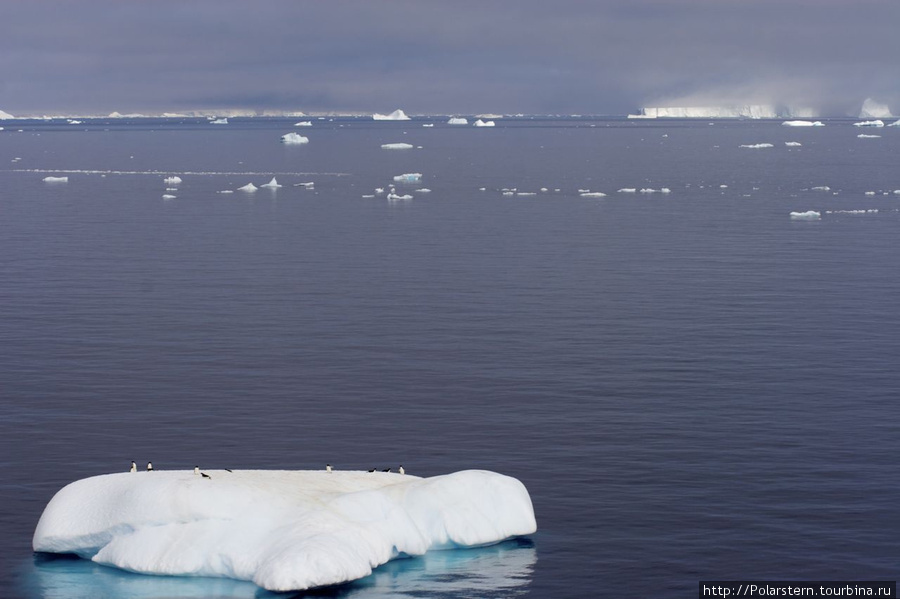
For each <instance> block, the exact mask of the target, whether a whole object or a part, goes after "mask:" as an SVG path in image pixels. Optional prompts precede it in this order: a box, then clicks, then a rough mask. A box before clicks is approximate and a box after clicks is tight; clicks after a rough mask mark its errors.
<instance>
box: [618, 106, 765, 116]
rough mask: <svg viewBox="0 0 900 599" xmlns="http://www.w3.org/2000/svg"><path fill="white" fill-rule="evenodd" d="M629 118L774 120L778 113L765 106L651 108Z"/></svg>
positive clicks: (643, 109)
mask: <svg viewBox="0 0 900 599" xmlns="http://www.w3.org/2000/svg"><path fill="white" fill-rule="evenodd" d="M628 117H629V118H645V119H656V118H680V119H697V118H702V119H725V118H731V119H734V118H751V119H774V118H778V111H777V110H776V109H775V107H774V106H769V105H765V104H746V105H742V106H650V107H647V108H642V109H641V111H640V113H639V114H635V115H631V114H630V115H628Z"/></svg>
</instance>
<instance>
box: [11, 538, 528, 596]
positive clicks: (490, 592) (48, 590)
mask: <svg viewBox="0 0 900 599" xmlns="http://www.w3.org/2000/svg"><path fill="white" fill-rule="evenodd" d="M536 562H537V554H536V551H535V548H534V544H533V543H532V542H531V541H530V540H528V539H517V540H513V541H507V542H505V543H500V544H498V545H492V546H490V547H482V548H478V549H457V550H448V551H432V552H429V553H428V554H426V555H424V556H422V557H414V558H409V559H398V560H394V561H392V562H389V563H387V564H385V565H383V566H381V567H379V568H378V569H377V570H376V571H375V572H374V573H373V574H372V575H371V576H369V577H367V578H364V579H362V580H359V581H356V582H353V583H350V584H346V585H342V586H340V587H332V588H328V589H319V590H316V591H310V592H306V593H300V594H283V593H270V592H268V591H265V590H263V589H260V588H259V587H257V586H256V585H254V584H252V583H249V582H242V581H237V580H228V579H225V578H190V577H174V576H146V575H142V574H132V573H130V572H125V571H122V570H118V569H115V568H108V567H106V566H99V565H97V564H95V563H93V562H90V561H87V560H83V559H78V558H75V557H69V556H52V555H36V556H35V558H34V562H33V567H29V571H28V572H27V574H26V576H25V584H26V588H25V589H24V592H25V596H26V597H29V598H33V599H163V598H165V599H183V598H190V597H198V598H200V597H202V598H204V599H264V598H276V597H277V598H287V597H294V598H300V597H329V598H334V599H388V598H391V599H403V598H413V597H423V596H427V597H438V598H442V599H453V598H457V597H459V598H461V597H472V596H477V597H518V596H521V595H524V594H525V593H526V591H527V589H528V585H529V584H530V582H531V577H532V574H533V572H534V565H535V563H536Z"/></svg>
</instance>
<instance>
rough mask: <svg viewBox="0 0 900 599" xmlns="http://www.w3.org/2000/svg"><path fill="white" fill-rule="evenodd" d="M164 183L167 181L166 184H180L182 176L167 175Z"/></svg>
mask: <svg viewBox="0 0 900 599" xmlns="http://www.w3.org/2000/svg"><path fill="white" fill-rule="evenodd" d="M163 183H165V184H166V185H178V184H179V183H181V177H177V176H172V177H166V178H165V179H163Z"/></svg>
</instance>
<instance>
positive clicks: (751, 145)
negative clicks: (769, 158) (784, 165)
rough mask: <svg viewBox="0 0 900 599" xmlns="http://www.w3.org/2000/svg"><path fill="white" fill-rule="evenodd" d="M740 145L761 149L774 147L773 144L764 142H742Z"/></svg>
mask: <svg viewBox="0 0 900 599" xmlns="http://www.w3.org/2000/svg"><path fill="white" fill-rule="evenodd" d="M740 147H742V148H751V149H760V148H774V147H775V146H774V145H773V144H768V143H763V144H742V145H741V146H740Z"/></svg>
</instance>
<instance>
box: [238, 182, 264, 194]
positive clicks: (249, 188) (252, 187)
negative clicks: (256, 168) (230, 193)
mask: <svg viewBox="0 0 900 599" xmlns="http://www.w3.org/2000/svg"><path fill="white" fill-rule="evenodd" d="M257 189H259V188H258V187H256V185H254V184H253V183H247V184H246V185H244V186H243V187H238V191H246V192H249V193H252V192H254V191H256V190H257Z"/></svg>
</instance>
